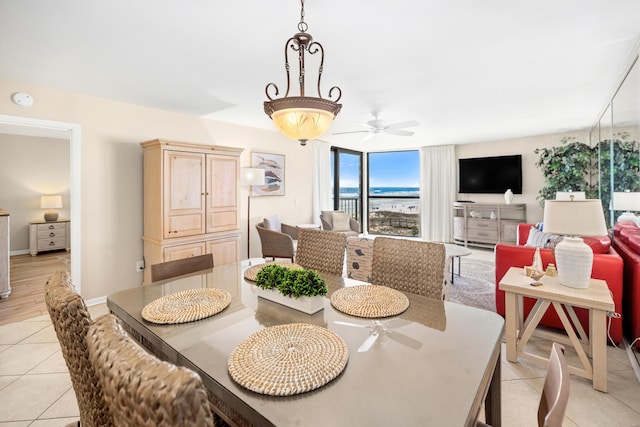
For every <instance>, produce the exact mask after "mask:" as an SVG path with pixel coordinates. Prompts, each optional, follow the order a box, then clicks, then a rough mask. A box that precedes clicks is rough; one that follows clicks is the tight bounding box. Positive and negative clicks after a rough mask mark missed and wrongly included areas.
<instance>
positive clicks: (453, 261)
mask: <svg viewBox="0 0 640 427" xmlns="http://www.w3.org/2000/svg"><path fill="white" fill-rule="evenodd" d="M455 259H456V257H454V256H452V257H451V284H452V285H453V270H454V268H455V265H456V264H455Z"/></svg>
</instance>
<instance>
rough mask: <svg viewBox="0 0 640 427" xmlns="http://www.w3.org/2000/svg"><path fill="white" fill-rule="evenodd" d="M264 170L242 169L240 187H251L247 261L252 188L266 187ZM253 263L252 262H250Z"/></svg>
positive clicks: (248, 204)
mask: <svg viewBox="0 0 640 427" xmlns="http://www.w3.org/2000/svg"><path fill="white" fill-rule="evenodd" d="M264 182H265V181H264V169H260V168H241V169H240V185H246V186H248V187H249V195H248V196H247V259H250V258H251V256H250V253H249V250H250V246H249V235H250V234H251V186H252V185H264ZM249 263H251V261H249Z"/></svg>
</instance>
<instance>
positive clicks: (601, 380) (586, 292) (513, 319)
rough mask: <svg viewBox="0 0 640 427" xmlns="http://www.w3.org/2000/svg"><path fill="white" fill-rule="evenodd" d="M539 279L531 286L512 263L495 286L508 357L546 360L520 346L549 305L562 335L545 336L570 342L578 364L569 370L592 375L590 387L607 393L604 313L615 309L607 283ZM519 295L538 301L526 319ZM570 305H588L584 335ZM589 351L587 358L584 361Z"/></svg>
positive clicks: (586, 375)
mask: <svg viewBox="0 0 640 427" xmlns="http://www.w3.org/2000/svg"><path fill="white" fill-rule="evenodd" d="M540 281H541V282H542V283H543V284H542V285H541V286H531V283H532V282H534V280H533V279H531V278H530V277H527V276H525V275H524V271H523V269H522V268H518V267H511V268H510V269H509V271H507V274H505V275H504V277H503V278H502V279H501V280H500V283H499V288H500V290H502V291H504V292H505V309H506V312H505V314H506V316H505V321H506V322H505V323H506V338H507V360H508V361H509V362H517V361H518V357H524V358H526V359H529V360H532V361H534V362H539V363H543V364H546V363H548V359H547V358H544V357H541V356H538V355H535V354H531V353H527V352H526V351H525V346H526V345H527V342H529V339H530V338H531V336H532V335H533V333H534V331H535V329H536V327H537V326H538V323H539V322H540V319H541V318H542V316H543V315H544V313H545V312H546V311H547V309H548V308H549V306H550V305H553V307H554V308H555V310H556V312H557V313H558V317H560V320H561V321H562V325H563V326H564V328H565V330H566V332H567V335H566V336H565V335H563V334H558V333H554V332H549V333H547V332H545V333H544V336H545V337H551V338H552V339H553V340H554V341H557V342H560V343H563V344H568V345H571V346H573V348H574V349H575V351H576V353H577V354H578V357H579V358H580V362H581V363H582V368H579V367H576V366H571V365H570V366H569V372H570V373H572V374H575V375H579V376H581V377H584V378H587V379H590V380H592V381H593V388H594V389H596V390H600V391H603V392H606V391H607V312H613V311H615V306H614V303H613V298H612V297H611V293H610V291H609V287H608V286H607V282H605V281H604V280H598V279H591V283H590V284H589V287H588V288H586V289H576V288H570V287H568V286H564V285H561V284H560V282H559V281H558V278H557V277H550V276H543V278H542V279H540ZM523 297H529V298H534V299H536V300H537V301H536V303H535V305H534V307H533V309H532V310H531V312H530V313H529V316H527V318H526V319H524V314H523V304H522V302H523V301H522V299H523ZM574 307H583V308H586V309H588V310H589V325H590V331H589V335H587V333H586V332H585V331H584V328H583V327H582V326H581V324H580V322H579V321H578V317H577V316H576V314H575V311H574V310H573V308H574ZM565 310H566V312H565ZM567 313H568V315H569V316H568V317H567ZM569 318H571V321H572V322H573V324H572V323H571V321H569ZM585 349H586V351H585ZM589 356H591V360H592V362H590V361H589Z"/></svg>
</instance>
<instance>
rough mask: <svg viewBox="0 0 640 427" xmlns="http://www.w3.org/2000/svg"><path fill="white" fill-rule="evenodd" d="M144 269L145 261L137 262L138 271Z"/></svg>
mask: <svg viewBox="0 0 640 427" xmlns="http://www.w3.org/2000/svg"><path fill="white" fill-rule="evenodd" d="M143 270H144V261H138V262H136V272H138V271H143Z"/></svg>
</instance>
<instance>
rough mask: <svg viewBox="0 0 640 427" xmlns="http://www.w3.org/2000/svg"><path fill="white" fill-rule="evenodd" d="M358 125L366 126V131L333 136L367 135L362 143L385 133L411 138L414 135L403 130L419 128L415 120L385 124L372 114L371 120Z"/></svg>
mask: <svg viewBox="0 0 640 427" xmlns="http://www.w3.org/2000/svg"><path fill="white" fill-rule="evenodd" d="M358 124H359V125H362V126H366V127H368V129H366V130H352V131H347V132H334V133H333V135H344V134H347V133H367V134H368V135H367V136H365V137H364V139H363V141H366V140H369V139H371V138H373V137H374V136H376V135H379V134H381V133H387V134H389V135H398V136H411V135H413V134H414V132H413V131H410V130H405V128H410V127H415V126H419V125H420V123H418V122H417V121H415V120H411V121H408V122H398V123H391V124H386V123H385V122H384V120H381V119H380V118H379V117H378V114H377V113H373V120H369V121H368V122H367V123H358Z"/></svg>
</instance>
